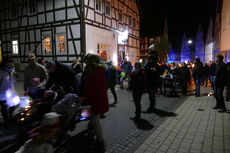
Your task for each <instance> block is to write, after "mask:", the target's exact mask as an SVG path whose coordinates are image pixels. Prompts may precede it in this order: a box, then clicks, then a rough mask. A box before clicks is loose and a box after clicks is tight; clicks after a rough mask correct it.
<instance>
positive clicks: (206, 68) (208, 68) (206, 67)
mask: <svg viewBox="0 0 230 153" xmlns="http://www.w3.org/2000/svg"><path fill="white" fill-rule="evenodd" d="M209 74H210V67H209V66H208V65H205V67H204V77H205V78H207V77H208V76H209Z"/></svg>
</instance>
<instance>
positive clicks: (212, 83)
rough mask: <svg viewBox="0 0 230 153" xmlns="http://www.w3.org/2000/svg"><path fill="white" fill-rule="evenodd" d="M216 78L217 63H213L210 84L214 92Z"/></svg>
mask: <svg viewBox="0 0 230 153" xmlns="http://www.w3.org/2000/svg"><path fill="white" fill-rule="evenodd" d="M215 77H216V63H215V62H212V63H211V66H210V82H211V86H212V89H213V90H214V78H215Z"/></svg>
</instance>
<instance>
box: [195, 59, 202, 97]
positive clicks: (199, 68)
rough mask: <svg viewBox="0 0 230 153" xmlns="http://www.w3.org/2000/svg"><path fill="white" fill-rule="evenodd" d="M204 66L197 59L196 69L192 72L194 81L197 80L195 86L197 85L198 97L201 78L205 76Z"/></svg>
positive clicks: (197, 95)
mask: <svg viewBox="0 0 230 153" xmlns="http://www.w3.org/2000/svg"><path fill="white" fill-rule="evenodd" d="M203 70H204V68H203V64H202V63H201V62H200V59H199V58H196V60H195V66H194V69H193V71H192V74H193V77H194V80H195V84H196V93H195V95H196V97H199V96H200V83H201V78H202V76H203Z"/></svg>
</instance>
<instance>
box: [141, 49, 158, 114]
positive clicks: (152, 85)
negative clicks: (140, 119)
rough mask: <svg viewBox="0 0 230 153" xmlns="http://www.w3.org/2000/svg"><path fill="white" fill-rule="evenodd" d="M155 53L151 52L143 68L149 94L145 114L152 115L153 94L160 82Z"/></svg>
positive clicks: (153, 108) (153, 107)
mask: <svg viewBox="0 0 230 153" xmlns="http://www.w3.org/2000/svg"><path fill="white" fill-rule="evenodd" d="M157 60H158V54H157V51H152V52H151V54H150V55H149V57H148V63H147V65H146V66H145V67H144V70H145V73H146V77H147V90H148V94H149V100H150V105H149V108H148V109H147V111H146V113H152V112H153V111H154V110H155V102H156V98H155V92H156V88H157V87H158V84H159V80H160V67H159V65H158V64H157Z"/></svg>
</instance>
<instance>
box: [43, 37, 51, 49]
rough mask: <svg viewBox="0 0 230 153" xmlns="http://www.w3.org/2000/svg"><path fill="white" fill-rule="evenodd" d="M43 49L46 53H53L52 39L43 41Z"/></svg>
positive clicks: (47, 38) (48, 38)
mask: <svg viewBox="0 0 230 153" xmlns="http://www.w3.org/2000/svg"><path fill="white" fill-rule="evenodd" d="M43 48H44V52H45V53H50V52H51V38H50V37H46V38H44V39H43Z"/></svg>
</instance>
